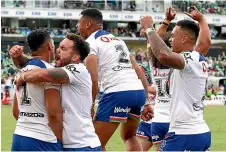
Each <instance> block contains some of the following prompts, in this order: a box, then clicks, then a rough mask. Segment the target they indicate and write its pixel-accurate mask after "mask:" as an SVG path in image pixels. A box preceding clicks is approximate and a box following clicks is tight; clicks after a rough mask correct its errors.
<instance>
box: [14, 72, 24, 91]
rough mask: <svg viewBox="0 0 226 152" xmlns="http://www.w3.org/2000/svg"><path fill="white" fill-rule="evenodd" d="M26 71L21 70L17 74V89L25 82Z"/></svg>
mask: <svg viewBox="0 0 226 152" xmlns="http://www.w3.org/2000/svg"><path fill="white" fill-rule="evenodd" d="M24 74H25V73H24V72H22V71H21V73H20V74H19V75H17V76H16V80H15V85H16V88H17V90H19V88H20V87H21V86H22V85H23V84H24V83H25V81H24Z"/></svg>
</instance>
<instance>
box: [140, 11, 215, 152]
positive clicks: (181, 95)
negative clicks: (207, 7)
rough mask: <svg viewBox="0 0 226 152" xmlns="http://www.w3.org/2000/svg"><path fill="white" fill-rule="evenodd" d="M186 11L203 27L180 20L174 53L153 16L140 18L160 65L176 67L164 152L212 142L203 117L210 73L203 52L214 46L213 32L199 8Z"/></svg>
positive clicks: (173, 40)
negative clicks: (161, 35) (189, 11)
mask: <svg viewBox="0 0 226 152" xmlns="http://www.w3.org/2000/svg"><path fill="white" fill-rule="evenodd" d="M186 14H187V15H189V16H190V17H192V18H193V19H194V20H196V21H198V23H199V26H200V29H199V27H198V25H197V24H196V23H195V22H194V21H190V20H181V21H179V22H177V24H176V27H175V28H174V29H173V31H172V34H171V38H170V43H171V46H172V51H173V52H172V51H171V50H170V48H168V47H167V45H166V44H165V43H164V42H163V41H162V40H161V38H160V37H159V35H158V34H157V33H156V32H155V29H154V28H153V20H152V17H151V16H147V17H144V18H142V19H141V26H142V27H143V28H144V29H145V30H146V34H147V37H148V42H149V43H150V45H151V49H152V52H153V54H154V55H155V57H156V58H157V59H158V60H159V62H160V63H161V64H163V65H165V66H169V67H171V68H173V69H174V70H173V72H172V76H171V81H170V94H171V102H170V104H171V105H170V106H171V108H170V127H169V132H168V134H167V136H166V139H165V140H164V141H163V143H162V145H161V148H160V150H163V151H206V150H208V149H209V148H210V145H211V133H210V130H209V127H208V126H207V124H206V123H205V121H204V119H203V99H204V98H203V95H204V94H205V86H206V82H207V77H208V74H207V70H206V67H207V63H206V62H205V58H204V57H203V55H202V54H204V55H205V54H206V53H207V51H208V49H209V47H210V45H211V39H210V31H209V27H208V24H207V22H206V20H205V18H204V16H203V15H202V14H201V13H200V12H199V11H198V10H197V8H196V7H194V10H193V11H192V13H191V14H188V13H186ZM197 39H198V41H197ZM196 42H197V43H196ZM200 52H201V53H200ZM144 118H146V117H145V116H144ZM147 118H148V117H147Z"/></svg>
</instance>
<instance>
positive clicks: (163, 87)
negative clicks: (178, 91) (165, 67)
mask: <svg viewBox="0 0 226 152" xmlns="http://www.w3.org/2000/svg"><path fill="white" fill-rule="evenodd" d="M155 84H156V86H157V87H158V97H162V98H164V97H170V94H169V83H168V79H156V80H155Z"/></svg>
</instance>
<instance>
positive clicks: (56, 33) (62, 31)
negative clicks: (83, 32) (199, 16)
mask: <svg viewBox="0 0 226 152" xmlns="http://www.w3.org/2000/svg"><path fill="white" fill-rule="evenodd" d="M37 29H39V27H37ZM41 29H46V30H48V31H49V33H50V35H51V36H52V37H62V38H63V37H64V36H65V35H66V34H67V33H68V32H72V33H77V30H76V28H64V27H59V28H50V29H48V28H41ZM210 30H211V38H212V39H226V34H224V35H223V34H220V33H219V32H218V31H217V30H215V29H214V28H210ZM1 31H2V34H18V35H21V36H27V35H28V34H29V33H30V32H31V31H32V29H30V28H28V27H19V28H11V27H9V26H2V27H1ZM106 31H107V32H110V33H112V34H113V35H115V36H118V37H134V38H136V37H140V30H139V29H138V30H137V29H131V28H129V26H123V27H122V26H121V27H114V28H111V29H108V28H107V29H106Z"/></svg>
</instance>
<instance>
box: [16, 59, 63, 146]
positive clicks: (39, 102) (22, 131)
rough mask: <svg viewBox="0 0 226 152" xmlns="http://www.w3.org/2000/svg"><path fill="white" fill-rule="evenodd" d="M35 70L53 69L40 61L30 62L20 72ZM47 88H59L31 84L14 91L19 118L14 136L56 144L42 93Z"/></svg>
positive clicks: (56, 87)
mask: <svg viewBox="0 0 226 152" xmlns="http://www.w3.org/2000/svg"><path fill="white" fill-rule="evenodd" d="M35 68H54V67H52V66H51V65H50V64H49V63H47V62H45V61H42V60H40V59H32V60H30V61H29V62H28V63H27V64H26V65H25V66H24V68H22V69H21V70H25V71H26V70H31V69H35ZM47 88H53V89H57V90H59V86H54V85H43V84H32V83H26V85H24V86H22V87H20V89H19V91H18V92H17V91H16V96H17V102H18V108H19V118H18V120H17V124H16V129H15V132H14V134H17V135H21V136H26V137H31V138H35V139H38V140H41V141H45V142H51V143H57V138H56V136H55V135H54V133H53V132H52V130H51V128H50V127H49V125H48V123H49V121H48V115H47V110H46V103H45V94H44V91H45V89H47Z"/></svg>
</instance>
